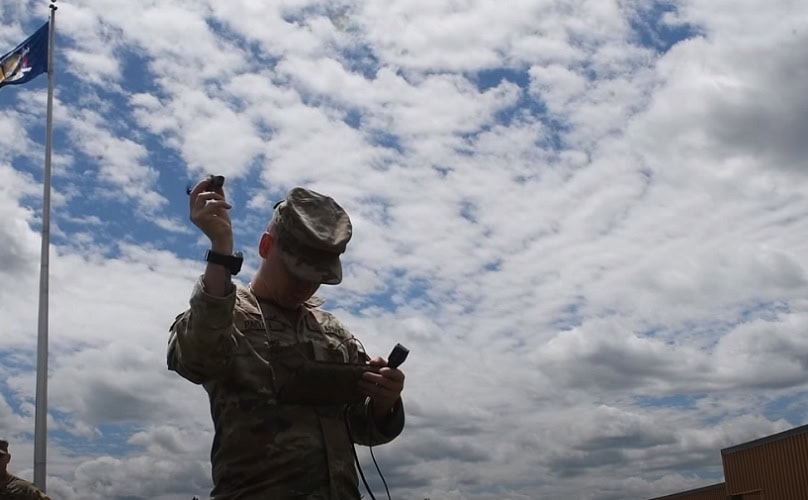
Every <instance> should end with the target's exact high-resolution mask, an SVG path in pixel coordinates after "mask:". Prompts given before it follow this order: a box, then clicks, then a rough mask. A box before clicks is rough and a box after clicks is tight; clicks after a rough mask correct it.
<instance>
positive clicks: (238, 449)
mask: <svg viewBox="0 0 808 500" xmlns="http://www.w3.org/2000/svg"><path fill="white" fill-rule="evenodd" d="M213 182H214V180H213V179H212V178H208V179H203V180H201V181H200V182H199V183H198V184H197V185H196V186H195V187H194V188H193V189H192V190H191V191H190V193H189V195H190V215H191V220H192V221H193V222H194V224H195V225H196V226H197V227H198V228H199V229H200V230H201V231H202V232H203V233H204V234H205V235H206V236H207V237H208V238H209V239H210V243H211V248H210V250H209V251H208V253H207V254H206V260H207V265H206V268H205V272H204V274H203V275H202V276H201V277H200V278H199V279H198V280H197V282H196V284H195V286H194V289H193V292H192V295H191V298H190V308H189V309H188V310H186V311H185V312H183V313H182V314H180V315H179V316H177V318H176V319H175V321H174V324H173V325H172V326H171V328H170V332H171V333H170V337H169V345H168V368H169V369H170V370H173V371H175V372H177V373H178V374H179V375H181V376H182V377H184V378H185V379H187V380H189V381H191V382H193V383H195V384H200V385H202V386H203V387H204V388H205V390H206V391H207V394H208V397H209V400H210V407H211V417H212V420H213V424H214V431H215V435H214V439H213V445H212V449H211V464H212V475H213V484H214V486H213V490H212V491H211V496H212V498H213V499H214V500H228V499H239V500H259V499H261V500H265V499H277V500H286V499H300V500H304V499H305V500H351V499H359V498H360V495H359V486H358V479H357V473H356V469H355V467H354V463H353V461H354V459H355V455H354V449H353V443H354V442H355V443H358V444H362V445H371V446H372V445H379V444H384V443H387V442H390V441H392V440H393V439H394V438H395V437H397V436H398V435H399V434H400V433H401V431H402V430H403V427H404V408H403V404H402V401H401V392H402V390H403V388H404V374H403V373H402V372H401V371H400V370H398V369H393V368H389V367H386V364H387V362H386V360H384V359H383V358H381V357H377V358H374V359H372V360H371V359H369V358H368V356H367V355H366V354H365V352H364V349H362V348H360V346H359V345H358V344H357V342H355V338H354V337H353V335H351V333H350V332H348V330H347V329H346V328H345V327H343V326H342V325H341V324H340V322H339V321H338V320H337V319H336V318H335V317H334V316H333V315H332V314H330V313H329V312H327V311H325V310H323V309H321V308H320V306H321V305H322V303H323V302H322V300H320V299H318V298H316V297H314V293H315V292H316V291H317V289H318V288H319V287H320V285H321V284H329V285H335V284H338V283H340V282H341V281H342V266H341V263H340V255H341V254H342V253H344V252H345V250H346V246H347V243H348V241H349V240H350V238H351V235H352V226H351V221H350V218H349V217H348V214H347V213H346V212H345V211H344V210H343V209H342V207H341V206H340V205H338V204H337V203H336V202H335V201H334V200H333V199H332V198H330V197H328V196H325V195H322V194H319V193H316V192H314V191H311V190H308V189H303V188H295V189H292V190H291V191H289V193H288V195H287V197H286V199H285V200H283V201H281V202H279V203H278V204H277V205H276V206H275V209H274V213H273V216H272V219H271V221H270V223H269V225H268V227H267V229H266V231H265V232H264V233H263V234H262V235H261V237H260V241H259V244H258V253H259V255H260V257H261V261H260V265H259V267H258V270H257V271H256V273H255V275H254V276H253V277H252V281H251V282H250V284H249V286H241V285H235V284H233V283H232V281H231V276H232V275H234V274H236V273H238V272H239V270H240V268H241V262H242V257H241V255H240V254H239V253H236V254H234V252H233V250H234V249H233V231H232V226H231V220H230V216H229V213H228V210H229V209H230V208H231V205H230V204H229V203H228V202H227V201H226V199H225V195H224V191H223V190H222V189H221V188H219V187H218V186H216V185H215V184H214V183H213ZM295 356H304V357H305V358H306V359H308V360H313V361H332V362H333V361H338V362H340V363H368V364H370V365H373V366H376V367H380V368H379V369H377V370H376V371H368V372H366V373H364V374H363V375H362V380H360V381H359V382H357V385H358V388H359V390H360V391H361V394H362V395H364V396H366V399H365V400H364V404H363V403H358V404H335V403H332V404H288V403H286V402H284V401H283V398H281V397H280V396H279V393H280V391H279V387H280V386H282V385H283V383H284V381H285V380H288V376H289V374H290V373H291V370H292V368H291V366H292V365H293V364H294V363H293V362H292V361H290V360H294V359H296V358H295ZM297 361H299V359H298V360H297Z"/></svg>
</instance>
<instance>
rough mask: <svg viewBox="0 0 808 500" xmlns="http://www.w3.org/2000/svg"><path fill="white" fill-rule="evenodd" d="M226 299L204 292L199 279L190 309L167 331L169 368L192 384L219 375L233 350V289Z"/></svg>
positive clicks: (200, 382)
mask: <svg viewBox="0 0 808 500" xmlns="http://www.w3.org/2000/svg"><path fill="white" fill-rule="evenodd" d="M231 286H232V289H231V290H230V293H229V294H227V295H226V296H225V297H215V296H213V295H209V294H208V293H206V292H205V289H204V283H203V281H202V278H201V277H200V278H199V279H198V280H197V282H196V284H195V285H194V290H193V293H192V294H191V300H190V305H191V307H190V309H188V310H186V311H185V312H183V313H182V314H180V315H179V316H177V318H176V319H175V320H174V323H173V324H172V325H171V328H170V329H169V331H170V332H171V334H170V337H169V340H168V356H167V361H168V369H169V370H172V371H175V372H177V373H178V374H180V375H181V376H182V377H184V378H186V379H188V380H190V381H191V382H193V383H195V384H202V383H204V382H206V381H208V380H211V379H213V378H216V377H217V376H219V375H221V374H222V373H223V372H224V370H225V369H226V368H227V366H228V365H229V363H230V359H231V358H232V353H233V351H234V348H235V339H234V337H233V309H234V307H235V304H236V287H235V285H232V284H231Z"/></svg>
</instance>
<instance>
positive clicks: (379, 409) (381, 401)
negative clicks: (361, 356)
mask: <svg viewBox="0 0 808 500" xmlns="http://www.w3.org/2000/svg"><path fill="white" fill-rule="evenodd" d="M368 364H371V365H373V366H381V367H382V368H381V370H379V373H374V372H365V373H364V374H362V380H361V381H360V382H359V384H360V387H361V389H362V391H363V392H364V394H365V395H366V396H370V398H371V399H372V400H373V411H374V413H376V416H378V417H381V416H384V415H387V414H388V413H390V410H392V409H393V406H395V404H396V401H398V399H399V398H400V397H401V392H402V391H403V390H404V378H405V377H404V372H402V371H401V370H400V369H398V368H389V367H388V366H387V361H386V360H385V359H384V358H381V357H376V358H373V359H371V360H370V361H369V362H368Z"/></svg>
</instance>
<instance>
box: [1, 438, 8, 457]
mask: <svg viewBox="0 0 808 500" xmlns="http://www.w3.org/2000/svg"><path fill="white" fill-rule="evenodd" d="M0 455H8V441H6V440H4V439H0Z"/></svg>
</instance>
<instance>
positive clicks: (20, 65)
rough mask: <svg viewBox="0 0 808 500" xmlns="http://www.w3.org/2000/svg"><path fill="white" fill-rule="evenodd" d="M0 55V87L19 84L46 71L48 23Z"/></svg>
mask: <svg viewBox="0 0 808 500" xmlns="http://www.w3.org/2000/svg"><path fill="white" fill-rule="evenodd" d="M49 24H50V23H45V24H44V25H43V26H42V27H41V28H39V29H38V30H36V33H34V34H33V35H31V36H30V37H28V39H27V40H25V41H24V42H22V43H21V44H19V45H18V46H17V47H16V48H15V49H14V50H12V51H11V52H9V53H7V54H5V55H3V56H2V57H0V88H2V87H4V86H6V85H21V84H23V83H27V82H29V81H31V80H33V79H34V78H36V77H37V76H39V75H41V74H42V73H45V72H46V71H48V25H49Z"/></svg>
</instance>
